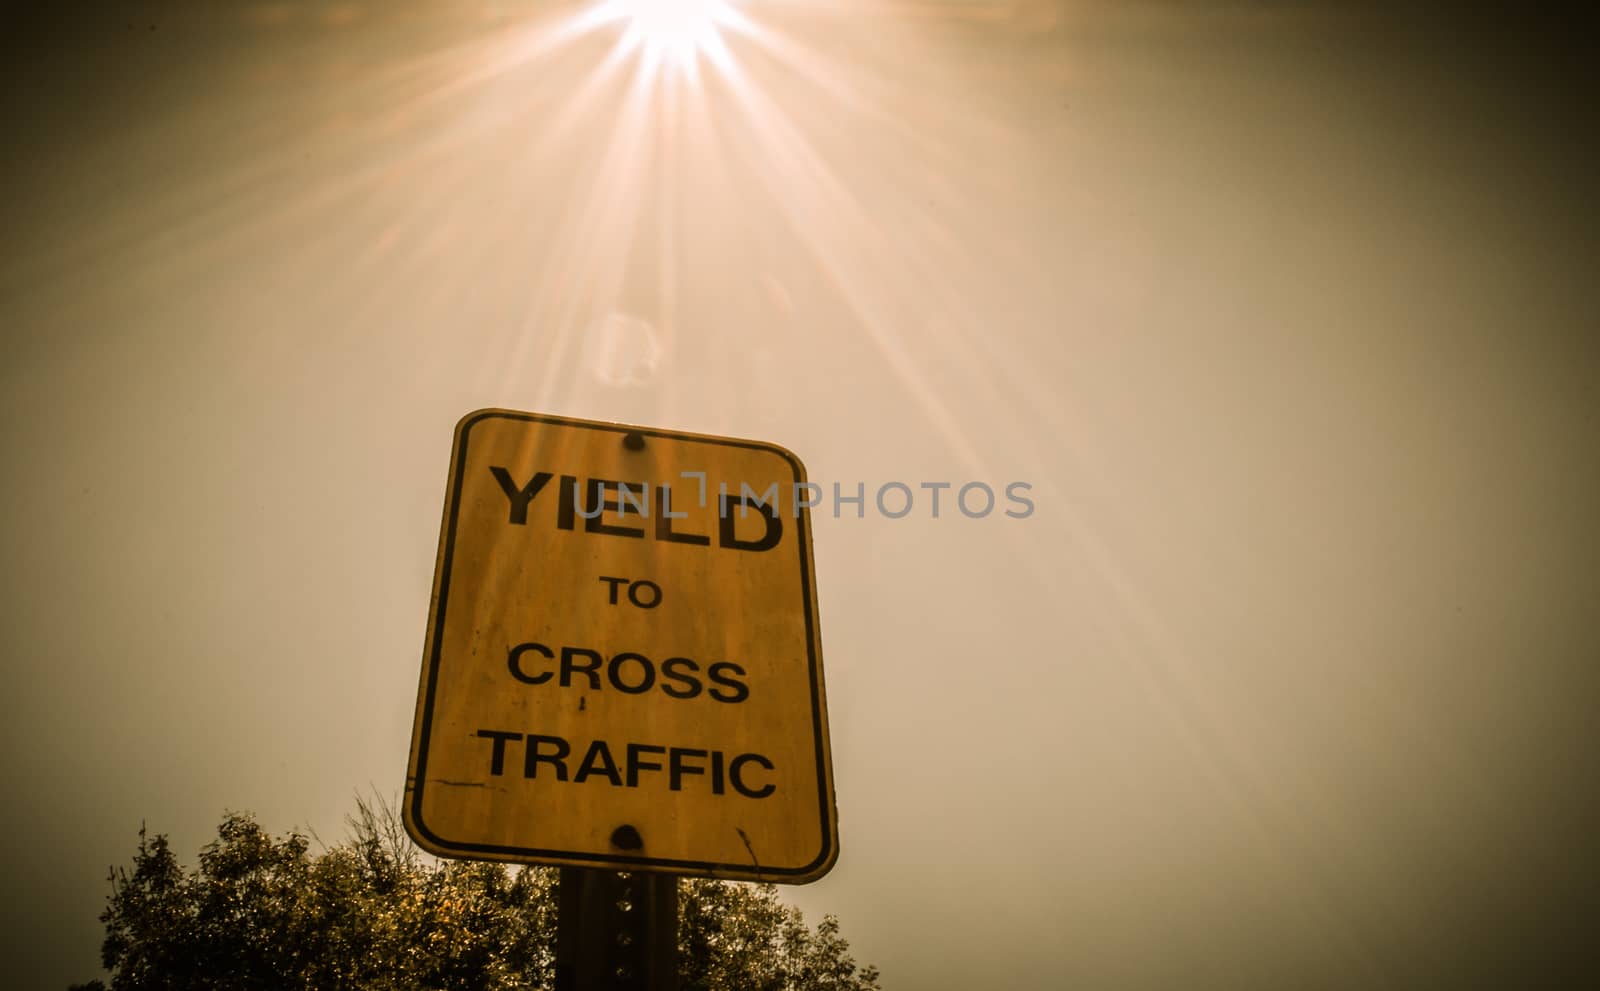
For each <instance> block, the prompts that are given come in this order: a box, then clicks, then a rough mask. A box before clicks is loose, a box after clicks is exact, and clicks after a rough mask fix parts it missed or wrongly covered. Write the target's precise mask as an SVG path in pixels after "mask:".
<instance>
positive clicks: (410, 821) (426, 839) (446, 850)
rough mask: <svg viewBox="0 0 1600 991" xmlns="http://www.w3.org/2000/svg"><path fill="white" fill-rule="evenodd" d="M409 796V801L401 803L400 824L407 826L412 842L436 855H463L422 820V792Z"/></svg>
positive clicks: (407, 832) (407, 833)
mask: <svg viewBox="0 0 1600 991" xmlns="http://www.w3.org/2000/svg"><path fill="white" fill-rule="evenodd" d="M407 798H408V800H407V801H405V802H402V803H400V824H401V825H402V826H404V827H405V830H406V835H407V836H409V837H411V842H413V843H415V844H416V845H417V846H419V847H421V848H422V849H423V850H425V851H426V852H428V853H430V854H432V855H433V856H435V857H446V858H455V857H459V856H461V854H460V852H459V851H457V850H455V849H453V848H452V847H451V846H450V844H449V841H447V840H445V839H443V838H442V837H439V836H437V835H435V834H434V832H433V830H431V829H429V828H428V825H427V823H425V822H423V821H422V793H421V792H416V793H414V794H413V795H411V796H407Z"/></svg>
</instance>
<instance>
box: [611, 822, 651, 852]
mask: <svg viewBox="0 0 1600 991" xmlns="http://www.w3.org/2000/svg"><path fill="white" fill-rule="evenodd" d="M611 845H612V846H614V847H616V848H617V849H618V850H638V849H640V848H641V847H643V846H644V837H642V836H640V835H639V831H638V830H637V829H634V828H633V827H632V826H618V827H617V828H616V829H614V830H612V831H611Z"/></svg>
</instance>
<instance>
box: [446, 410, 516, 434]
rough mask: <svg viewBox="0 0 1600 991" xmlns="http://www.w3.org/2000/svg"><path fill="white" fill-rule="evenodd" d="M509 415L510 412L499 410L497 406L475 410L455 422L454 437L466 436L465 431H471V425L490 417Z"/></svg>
mask: <svg viewBox="0 0 1600 991" xmlns="http://www.w3.org/2000/svg"><path fill="white" fill-rule="evenodd" d="M510 414H511V410H508V409H500V408H499V407H497V406H485V407H484V408H483V409H475V410H473V411H472V412H470V413H468V414H467V415H465V416H463V417H462V418H461V419H459V420H457V421H456V429H455V435H456V437H457V438H461V437H465V436H466V435H467V431H469V430H471V429H472V427H473V425H474V424H476V423H477V422H478V421H479V420H487V419H489V418H490V417H495V416H507V415H510Z"/></svg>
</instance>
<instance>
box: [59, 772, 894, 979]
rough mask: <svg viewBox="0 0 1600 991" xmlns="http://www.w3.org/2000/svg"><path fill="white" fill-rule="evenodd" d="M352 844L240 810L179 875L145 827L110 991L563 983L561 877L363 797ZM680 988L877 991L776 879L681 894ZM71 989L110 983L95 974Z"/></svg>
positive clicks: (843, 947) (112, 909) (125, 884)
mask: <svg viewBox="0 0 1600 991" xmlns="http://www.w3.org/2000/svg"><path fill="white" fill-rule="evenodd" d="M349 824H350V835H349V836H348V838H347V839H346V840H345V841H343V842H341V843H339V844H337V845H335V846H333V847H331V848H327V849H325V850H324V851H323V852H321V853H313V852H312V850H311V843H310V841H309V839H308V837H306V836H303V835H300V834H299V833H290V834H288V835H286V836H283V837H281V838H273V837H272V836H270V835H269V834H268V833H267V832H266V831H265V830H263V829H262V828H261V827H260V826H259V825H258V824H257V823H256V821H255V819H254V818H253V817H252V816H250V815H249V814H247V813H228V814H227V815H225V816H224V817H223V820H222V823H221V825H219V826H218V828H217V838H216V840H214V841H212V842H211V843H209V844H207V845H206V847H205V848H204V849H203V850H202V851H201V853H200V859H199V864H198V866H197V867H196V868H195V869H193V870H185V869H184V868H183V867H182V866H181V865H180V864H179V862H178V859H177V857H176V856H175V855H174V854H173V852H172V850H171V847H170V845H169V844H168V842H167V838H166V837H165V836H163V835H155V836H151V835H149V834H148V833H147V832H146V831H145V830H144V829H142V828H141V829H140V831H139V846H138V850H137V852H136V853H135V855H134V860H133V866H132V869H131V870H130V869H129V868H128V867H119V868H113V869H112V871H111V874H110V878H109V880H110V882H111V894H110V896H109V898H108V899H107V904H106V909H105V911H104V912H103V913H101V916H100V920H101V921H102V922H103V923H105V927H106V936H105V941H104V943H103V944H102V947H101V962H102V963H103V964H104V966H105V968H106V970H108V971H110V972H111V979H110V985H109V991H158V989H159V991H191V989H193V991H199V989H202V988H204V989H214V991H257V989H261V991H266V989H272V991H291V989H301V988H303V989H308V991H310V989H316V991H402V989H405V991H412V989H421V988H428V989H439V991H457V989H459V991H500V989H507V991H509V989H511V988H550V987H551V986H552V985H553V981H554V968H555V933H556V918H555V907H556V904H557V891H556V885H557V883H558V877H559V872H558V871H555V870H553V869H547V868H536V867H526V868H506V867H504V866H501V865H499V864H492V863H484V862H473V861H435V860H433V859H432V858H429V857H425V856H422V855H420V854H419V853H418V851H417V849H416V848H415V847H413V846H412V845H411V843H410V841H409V839H407V838H406V836H405V834H404V832H403V830H402V829H401V827H400V824H399V822H398V820H397V817H396V816H395V815H394V812H393V810H392V808H391V807H390V806H389V805H388V804H386V803H383V802H381V801H380V802H378V803H376V805H374V804H373V803H368V802H365V801H362V800H359V799H358V801H357V811H356V813H355V814H354V815H352V816H351V817H350V819H349ZM679 902H680V904H679V928H678V943H679V975H680V986H681V987H682V988H683V991H878V989H879V987H880V985H879V984H878V972H877V969H876V968H874V967H864V968H863V967H858V966H857V965H856V963H855V961H854V960H853V959H852V958H851V957H850V955H849V952H848V950H849V944H848V943H847V942H846V941H845V940H844V938H843V937H842V936H841V935H840V932H839V923H838V920H837V919H835V918H834V917H833V916H827V917H824V919H823V920H822V922H821V924H820V925H818V927H817V928H816V930H815V931H812V930H811V929H809V928H808V927H807V926H806V924H805V921H804V919H803V918H802V916H801V913H800V911H799V910H798V909H796V908H794V907H792V906H788V905H784V904H783V903H782V902H781V901H780V900H779V899H778V894H777V889H776V887H775V886H773V885H770V884H766V885H759V884H742V883H737V882H727V881H716V880H710V879H699V878H695V879H688V880H685V881H683V882H681V883H680V884H679ZM73 991H107V986H106V985H105V984H103V983H102V982H100V981H93V982H91V983H89V984H84V985H77V986H76V987H75V988H74V989H73Z"/></svg>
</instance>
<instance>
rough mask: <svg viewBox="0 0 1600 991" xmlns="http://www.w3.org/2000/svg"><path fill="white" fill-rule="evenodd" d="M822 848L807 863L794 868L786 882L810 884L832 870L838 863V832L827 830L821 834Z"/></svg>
mask: <svg viewBox="0 0 1600 991" xmlns="http://www.w3.org/2000/svg"><path fill="white" fill-rule="evenodd" d="M822 839H823V846H822V850H821V851H819V852H818V853H817V856H816V858H815V859H814V860H812V861H811V863H809V864H805V865H803V866H801V867H798V868H796V869H795V871H794V873H793V875H791V876H790V877H788V878H786V879H785V881H786V883H788V884H811V883H813V882H815V881H820V880H822V878H823V876H824V875H825V874H827V873H828V872H829V871H831V870H833V868H834V867H835V865H837V864H838V863H839V834H838V832H837V831H833V832H829V833H827V834H826V835H824V836H823V838H822Z"/></svg>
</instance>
